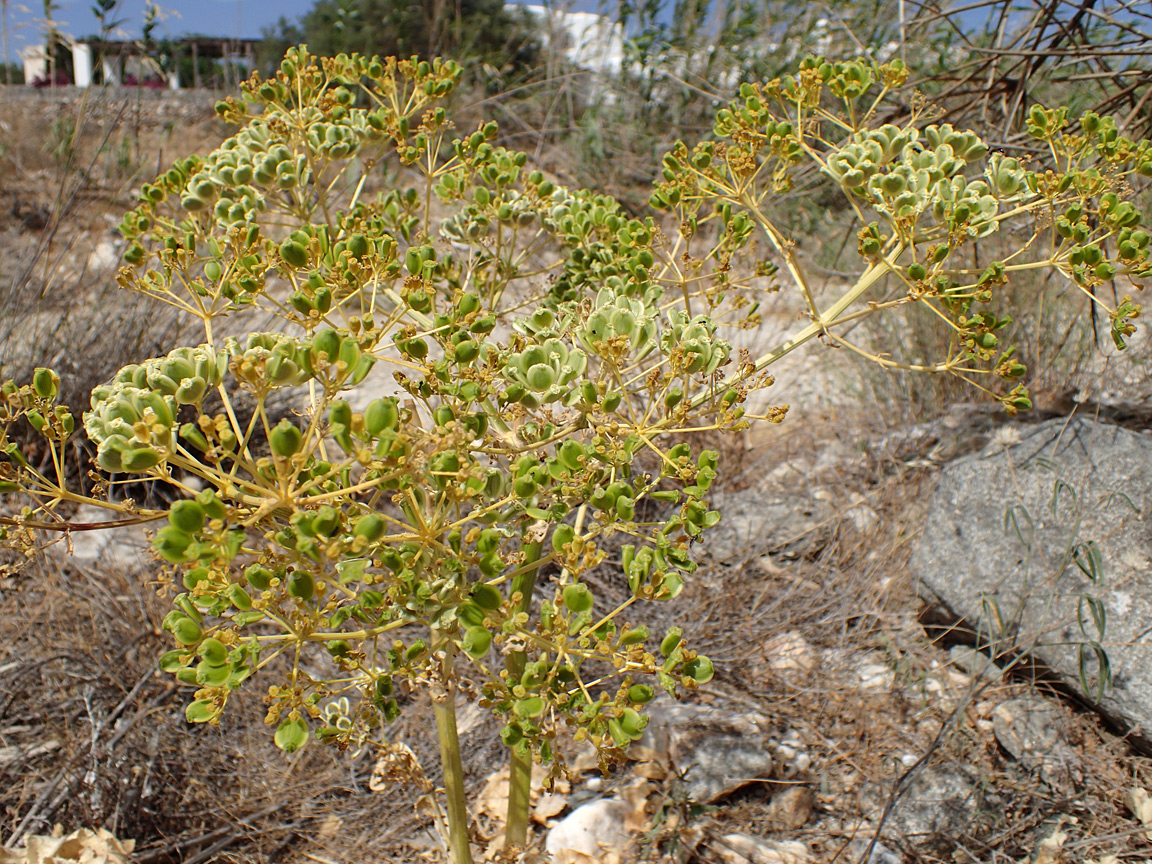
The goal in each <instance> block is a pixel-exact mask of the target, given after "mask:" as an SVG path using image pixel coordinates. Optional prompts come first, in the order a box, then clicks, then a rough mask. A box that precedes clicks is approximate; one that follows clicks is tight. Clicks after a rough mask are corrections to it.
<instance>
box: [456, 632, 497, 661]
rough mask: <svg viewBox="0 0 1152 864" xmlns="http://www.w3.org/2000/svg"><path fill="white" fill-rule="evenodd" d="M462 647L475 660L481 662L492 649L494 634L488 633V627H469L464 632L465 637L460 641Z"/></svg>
mask: <svg viewBox="0 0 1152 864" xmlns="http://www.w3.org/2000/svg"><path fill="white" fill-rule="evenodd" d="M460 647H461V648H463V649H464V651H465V653H467V655H468V656H469V657H471V658H472V659H473V660H479V659H480V658H481V657H483V656H484V655H485V654H487V653H488V649H489V648H490V647H492V634H491V633H490V632H488V629H487V628H486V627H469V628H468V629H467V630H465V631H464V637H463V638H462V639H461V640H460Z"/></svg>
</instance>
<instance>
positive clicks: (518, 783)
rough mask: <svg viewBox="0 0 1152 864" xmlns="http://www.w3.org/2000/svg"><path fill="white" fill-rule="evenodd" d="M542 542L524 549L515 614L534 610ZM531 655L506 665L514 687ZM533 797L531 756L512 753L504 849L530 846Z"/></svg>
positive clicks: (520, 654) (515, 655)
mask: <svg viewBox="0 0 1152 864" xmlns="http://www.w3.org/2000/svg"><path fill="white" fill-rule="evenodd" d="M542 546H543V544H542V543H541V542H539V541H538V542H535V543H528V544H526V545H525V546H524V547H523V549H524V564H523V565H522V566H521V570H520V572H519V573H517V574H516V576H515V577H514V578H513V579H512V593H513V594H516V593H519V594H520V602H519V603H518V604H516V607H515V608H514V609H513V610H512V611H513V614H519V613H520V612H529V611H530V610H531V608H532V594H533V593H534V592H535V590H536V574H537V573H538V572H539V571H540V568H539V567H533V566H532V565H533V564H535V563H536V562H538V561H539V560H540V550H541V548H542ZM527 660H528V655H527V654H526V653H525V652H524V651H513V652H511V653H510V654H509V655H508V659H507V661H506V663H505V666H506V668H507V669H508V683H509V684H510V685H513V686H514V685H515V684H516V682H518V681H519V680H520V679H521V678H522V677H523V675H524V665H525V664H526V663H527ZM531 793H532V756H531V754H530V753H524V754H523V755H522V754H521V753H519V752H518V751H517V750H515V749H512V750H511V752H510V754H509V758H508V816H507V820H506V823H505V827H504V845H505V846H524V845H525V844H526V843H527V842H528V814H529V810H530V800H529V799H530V797H531Z"/></svg>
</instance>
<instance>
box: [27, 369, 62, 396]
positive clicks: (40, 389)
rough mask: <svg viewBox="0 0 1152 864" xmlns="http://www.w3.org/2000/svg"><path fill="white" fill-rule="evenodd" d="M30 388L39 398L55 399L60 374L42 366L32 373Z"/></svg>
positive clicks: (58, 389)
mask: <svg viewBox="0 0 1152 864" xmlns="http://www.w3.org/2000/svg"><path fill="white" fill-rule="evenodd" d="M32 389H33V390H35V391H36V395H37V396H39V397H40V398H41V399H55V398H56V395H57V394H58V393H59V392H60V376H59V375H57V374H56V373H55V372H53V371H52V370H51V369H45V368H44V367H43V366H38V367H36V371H34V372H33V373H32Z"/></svg>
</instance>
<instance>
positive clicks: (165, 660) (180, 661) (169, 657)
mask: <svg viewBox="0 0 1152 864" xmlns="http://www.w3.org/2000/svg"><path fill="white" fill-rule="evenodd" d="M187 656H188V652H187V651H185V650H184V649H182V648H177V649H175V650H174V651H165V652H164V653H163V654H161V655H160V661H159V662H158V663H157V665H158V666H159V667H160V671H161V672H167V673H169V674H170V675H171V674H174V673H176V672H179V671H180V670H181V669H183V668H184V658H185V657H187Z"/></svg>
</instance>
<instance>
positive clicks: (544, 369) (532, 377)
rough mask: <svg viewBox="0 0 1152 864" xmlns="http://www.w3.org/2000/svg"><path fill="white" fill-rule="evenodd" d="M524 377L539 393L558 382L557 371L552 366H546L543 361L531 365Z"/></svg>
mask: <svg viewBox="0 0 1152 864" xmlns="http://www.w3.org/2000/svg"><path fill="white" fill-rule="evenodd" d="M524 377H525V380H526V382H527V384H528V386H529V387H531V388H532V389H533V390H535V391H536V392H537V393H543V392H544V391H545V390H547V389H548V388H550V387H551V386H552V385H553V384H554V383H556V373H555V372H554V371H553V370H552V367H551V366H546V365H545V364H543V363H537V364H536V365H534V366H532V367H530V368H529V369H528V371H527V373H526V374H525V376H524Z"/></svg>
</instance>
